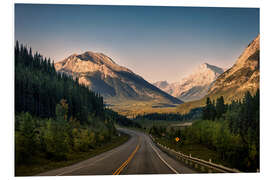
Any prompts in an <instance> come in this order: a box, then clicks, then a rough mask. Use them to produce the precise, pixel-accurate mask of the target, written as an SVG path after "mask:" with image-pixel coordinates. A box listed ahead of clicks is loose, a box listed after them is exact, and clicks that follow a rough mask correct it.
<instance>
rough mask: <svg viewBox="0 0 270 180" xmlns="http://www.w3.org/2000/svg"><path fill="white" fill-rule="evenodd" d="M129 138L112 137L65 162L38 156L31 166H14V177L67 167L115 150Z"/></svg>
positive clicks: (124, 136) (70, 155) (70, 157)
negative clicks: (108, 140)
mask: <svg viewBox="0 0 270 180" xmlns="http://www.w3.org/2000/svg"><path fill="white" fill-rule="evenodd" d="M129 138H130V136H129V135H128V134H124V133H121V136H114V137H113V138H112V140H111V141H110V142H108V143H106V144H102V145H100V146H97V147H96V148H95V149H91V150H89V151H88V152H74V153H72V154H68V156H67V160H66V161H58V162H56V161H52V160H48V159H46V158H45V155H44V154H40V156H38V158H36V159H35V161H34V162H33V163H32V164H29V165H19V166H16V167H15V176H33V175H36V174H39V173H42V172H46V171H49V170H53V169H56V168H60V167H65V166H69V165H72V164H75V163H78V162H80V161H83V160H86V159H89V158H91V157H94V156H96V155H99V154H101V153H103V152H106V151H109V150H111V149H113V148H116V147H118V146H120V145H122V144H124V143H125V142H127V141H128V140H129Z"/></svg>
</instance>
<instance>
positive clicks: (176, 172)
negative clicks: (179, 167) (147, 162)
mask: <svg viewBox="0 0 270 180" xmlns="http://www.w3.org/2000/svg"><path fill="white" fill-rule="evenodd" d="M149 144H150V145H151V147H152V149H153V150H154V151H155V152H156V154H157V156H158V157H159V159H160V160H161V161H162V162H164V164H166V165H167V166H168V168H170V169H171V170H172V171H173V172H174V173H175V174H180V173H179V172H178V171H176V170H175V169H174V168H173V167H172V166H170V165H169V164H168V163H167V162H166V161H165V160H164V159H163V158H162V157H161V156H160V154H159V153H158V152H157V150H156V149H155V148H154V147H153V145H152V143H150V142H149Z"/></svg>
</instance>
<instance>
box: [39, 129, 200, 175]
mask: <svg viewBox="0 0 270 180" xmlns="http://www.w3.org/2000/svg"><path fill="white" fill-rule="evenodd" d="M119 130H120V131H123V132H125V133H127V134H130V135H131V138H130V139H129V140H128V142H126V143H124V144H122V145H121V146H119V147H117V148H115V149H112V150H110V151H107V152H105V153H102V154H100V155H97V156H95V157H92V158H90V159H87V160H84V161H81V162H79V163H76V164H74V165H71V166H67V167H64V168H59V169H56V170H51V171H48V172H45V173H41V174H38V176H71V175H112V174H114V175H118V174H181V173H196V172H195V171H194V170H192V169H190V168H188V167H186V166H185V165H184V164H182V163H181V162H179V161H177V160H175V159H173V158H171V157H170V156H168V155H167V154H166V153H164V152H162V151H161V150H160V149H159V148H157V147H156V146H155V144H154V143H153V142H152V140H151V139H150V137H149V136H148V135H146V134H144V133H142V132H138V131H133V130H128V129H122V128H119Z"/></svg>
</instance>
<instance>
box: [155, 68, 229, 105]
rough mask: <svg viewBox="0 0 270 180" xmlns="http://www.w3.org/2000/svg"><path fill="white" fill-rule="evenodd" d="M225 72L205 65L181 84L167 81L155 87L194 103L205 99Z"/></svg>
mask: <svg viewBox="0 0 270 180" xmlns="http://www.w3.org/2000/svg"><path fill="white" fill-rule="evenodd" d="M223 72H224V70H223V69H222V68H220V67H217V66H214V65H210V64H208V63H204V64H202V65H200V66H199V67H197V68H196V69H195V70H194V71H193V72H192V73H191V74H190V75H188V76H187V77H185V78H183V79H182V80H180V81H179V82H175V83H171V84H169V83H168V82H167V81H159V82H156V83H154V85H155V86H157V87H158V88H160V89H162V90H163V91H165V92H167V93H169V94H171V95H172V96H174V97H177V98H179V99H181V100H183V101H193V100H198V99H201V98H203V97H204V96H205V95H206V94H207V93H208V90H209V88H210V86H211V85H212V83H213V82H214V81H215V80H216V79H217V77H218V76H219V75H220V74H222V73H223Z"/></svg>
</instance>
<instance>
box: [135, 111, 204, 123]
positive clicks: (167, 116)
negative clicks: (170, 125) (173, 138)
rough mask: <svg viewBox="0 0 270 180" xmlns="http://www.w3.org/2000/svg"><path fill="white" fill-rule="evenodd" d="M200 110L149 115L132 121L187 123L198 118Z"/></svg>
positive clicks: (139, 116)
mask: <svg viewBox="0 0 270 180" xmlns="http://www.w3.org/2000/svg"><path fill="white" fill-rule="evenodd" d="M201 112H202V108H194V109H191V110H190V112H189V113H187V114H180V113H149V114H143V115H140V114H139V115H137V116H136V117H135V118H133V120H135V121H136V120H142V119H143V120H153V121H159V120H162V121H188V120H190V119H195V118H197V117H199V116H200V114H201Z"/></svg>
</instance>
